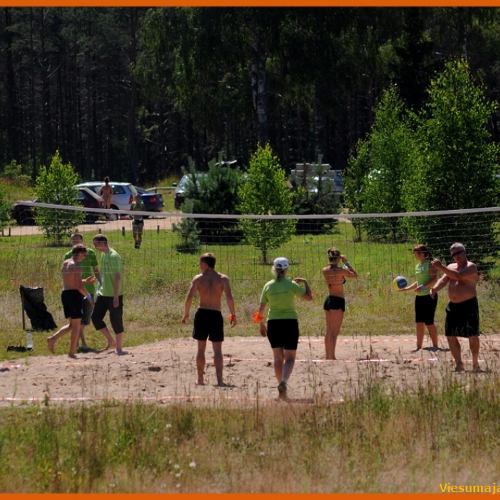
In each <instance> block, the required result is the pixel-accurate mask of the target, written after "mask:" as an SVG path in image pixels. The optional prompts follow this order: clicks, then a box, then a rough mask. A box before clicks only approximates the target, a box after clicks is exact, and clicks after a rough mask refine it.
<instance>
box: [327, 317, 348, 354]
mask: <svg viewBox="0 0 500 500" xmlns="http://www.w3.org/2000/svg"><path fill="white" fill-rule="evenodd" d="M325 318H326V335H325V351H326V359H337V358H336V357H335V347H336V345H337V337H338V336H339V333H340V328H341V326H342V322H343V321H344V311H342V309H330V310H329V311H325Z"/></svg>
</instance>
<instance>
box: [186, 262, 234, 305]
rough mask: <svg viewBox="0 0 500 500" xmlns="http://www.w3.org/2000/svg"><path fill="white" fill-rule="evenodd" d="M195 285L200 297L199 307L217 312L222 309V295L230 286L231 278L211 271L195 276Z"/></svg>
mask: <svg viewBox="0 0 500 500" xmlns="http://www.w3.org/2000/svg"><path fill="white" fill-rule="evenodd" d="M193 285H195V286H196V290H197V291H198V294H199V296H200V303H199V305H198V307H200V308H202V309H213V310H215V311H220V310H221V309H222V294H223V293H224V291H225V290H227V288H228V286H229V278H228V277H227V276H226V275H225V274H220V273H218V272H217V271H215V270H213V269H209V270H207V271H205V272H204V273H203V274H198V275H197V276H195V277H194V279H193ZM229 290H230V289H229Z"/></svg>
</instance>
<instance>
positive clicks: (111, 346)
mask: <svg viewBox="0 0 500 500" xmlns="http://www.w3.org/2000/svg"><path fill="white" fill-rule="evenodd" d="M115 347H116V342H108V345H107V346H106V347H105V348H104V349H101V350H100V351H99V352H104V351H109V350H110V349H114V348H115Z"/></svg>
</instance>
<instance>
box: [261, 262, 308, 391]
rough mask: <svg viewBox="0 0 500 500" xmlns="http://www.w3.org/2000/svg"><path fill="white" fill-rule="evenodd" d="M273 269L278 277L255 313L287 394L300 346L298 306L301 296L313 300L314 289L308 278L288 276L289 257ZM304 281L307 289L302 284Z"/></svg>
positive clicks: (265, 291)
mask: <svg viewBox="0 0 500 500" xmlns="http://www.w3.org/2000/svg"><path fill="white" fill-rule="evenodd" d="M271 272H272V273H273V274H274V275H275V278H274V279H272V280H271V281H268V282H267V283H266V284H265V285H264V288H263V290H262V293H261V296H260V308H259V311H258V313H256V314H255V315H254V317H255V321H256V322H258V323H259V329H260V334H261V335H262V336H263V337H266V336H267V338H268V340H269V343H270V344H271V348H272V350H273V356H274V374H275V375H276V378H277V379H278V384H279V385H278V392H279V394H280V397H282V398H284V397H286V395H287V384H288V379H289V378H290V375H291V374H292V370H293V367H294V365H295V357H296V354H297V345H298V342H299V322H298V320H297V311H296V310H295V306H294V297H295V296H296V295H297V296H299V297H301V298H302V299H303V300H307V301H311V300H312V292H311V289H310V288H309V283H308V282H307V280H306V279H305V278H295V279H294V280H293V281H292V280H290V279H288V278H287V277H286V274H287V272H288V260H287V259H286V258H285V257H278V258H277V259H274V263H273V267H272V269H271ZM299 283H303V284H304V286H305V290H304V289H303V288H302V287H301V286H300V285H299ZM268 304H269V312H268V317H267V327H266V325H265V323H264V321H265V318H264V316H263V315H264V311H265V309H266V305H268Z"/></svg>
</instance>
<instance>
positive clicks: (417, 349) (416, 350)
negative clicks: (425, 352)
mask: <svg viewBox="0 0 500 500" xmlns="http://www.w3.org/2000/svg"><path fill="white" fill-rule="evenodd" d="M420 349H422V347H421V346H420V347H418V346H417V347H416V348H415V349H413V351H411V352H418V351H420Z"/></svg>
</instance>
